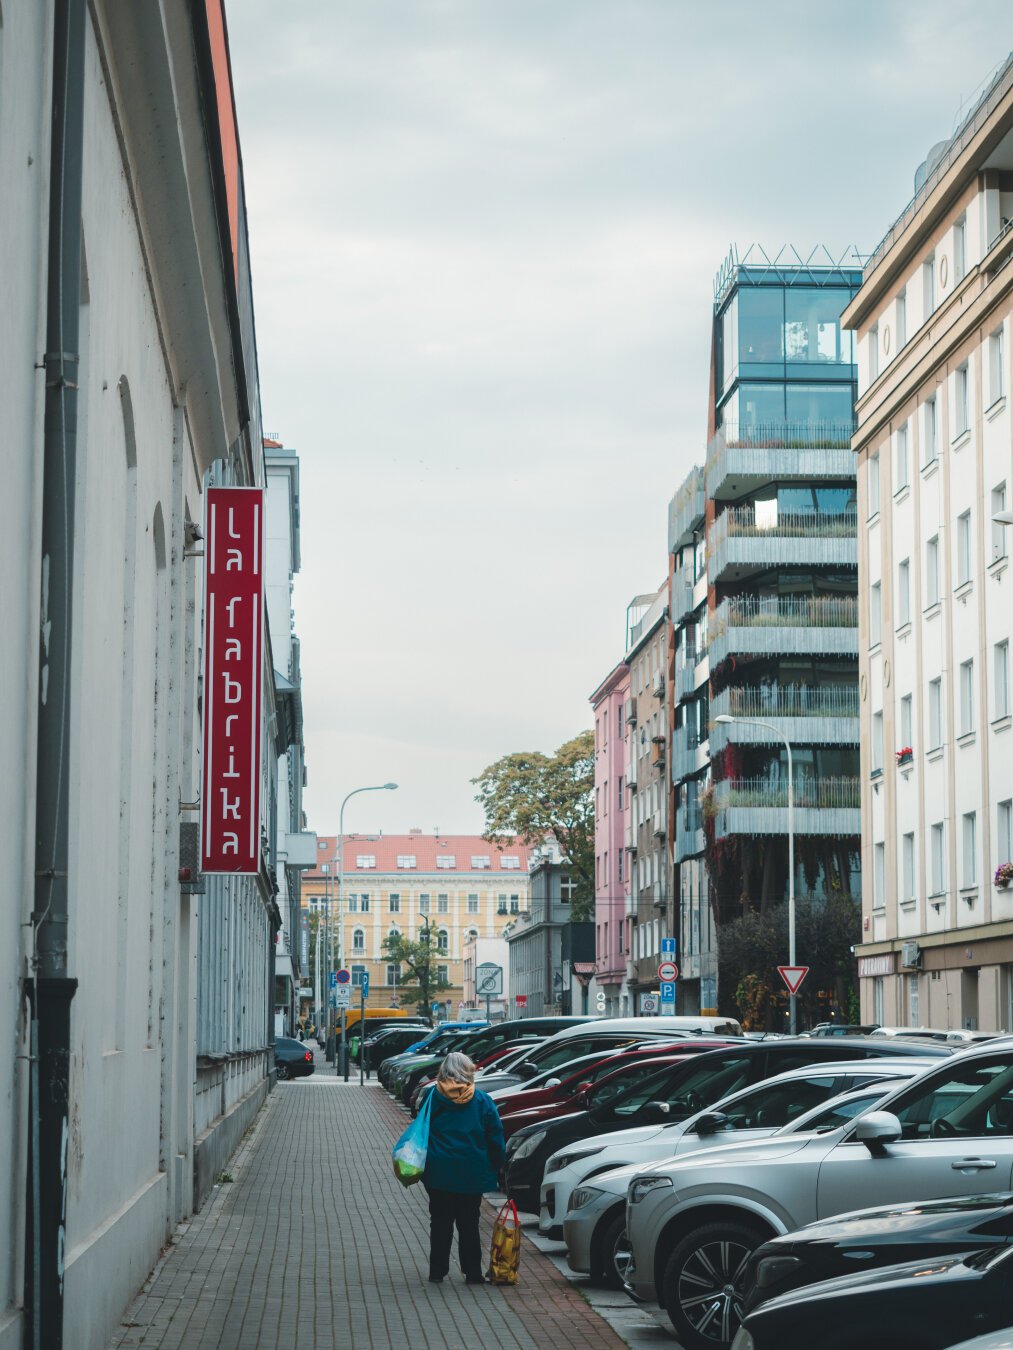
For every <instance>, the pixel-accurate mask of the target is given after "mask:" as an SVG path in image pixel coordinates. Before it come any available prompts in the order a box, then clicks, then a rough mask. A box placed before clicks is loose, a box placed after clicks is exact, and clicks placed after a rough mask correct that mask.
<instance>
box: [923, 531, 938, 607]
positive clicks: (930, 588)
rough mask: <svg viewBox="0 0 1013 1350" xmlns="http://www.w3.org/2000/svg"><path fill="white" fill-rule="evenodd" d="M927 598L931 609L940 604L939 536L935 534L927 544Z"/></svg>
mask: <svg viewBox="0 0 1013 1350" xmlns="http://www.w3.org/2000/svg"><path fill="white" fill-rule="evenodd" d="M925 599H926V600H927V601H928V606H929V608H930V609H931V608H932V606H933V605H938V604H939V536H938V534H934V535H933V536H932V538H931V539H930V540H929V541H928V542H927V543H926V545H925Z"/></svg>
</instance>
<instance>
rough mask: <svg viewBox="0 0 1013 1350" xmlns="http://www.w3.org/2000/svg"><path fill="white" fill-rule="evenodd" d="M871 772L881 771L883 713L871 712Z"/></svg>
mask: <svg viewBox="0 0 1013 1350" xmlns="http://www.w3.org/2000/svg"><path fill="white" fill-rule="evenodd" d="M872 772H873V773H882V772H883V714H882V712H876V713H873V714H872Z"/></svg>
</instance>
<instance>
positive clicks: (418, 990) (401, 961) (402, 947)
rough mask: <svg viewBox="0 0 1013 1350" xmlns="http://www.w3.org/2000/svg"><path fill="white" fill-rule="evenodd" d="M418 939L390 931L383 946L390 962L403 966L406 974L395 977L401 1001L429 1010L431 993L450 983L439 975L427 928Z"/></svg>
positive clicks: (437, 959) (425, 1010)
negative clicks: (402, 980) (397, 979)
mask: <svg viewBox="0 0 1013 1350" xmlns="http://www.w3.org/2000/svg"><path fill="white" fill-rule="evenodd" d="M423 932H424V933H425V936H424V937H423V938H422V940H421V941H420V942H412V941H411V940H410V939H409V938H406V937H405V936H404V934H403V933H392V934H391V935H390V936H389V937H387V938H384V941H383V950H384V952H385V953H386V955H387V958H388V960H389V961H391V962H392V963H395V964H397V965H399V966H406V967H407V969H408V978H407V979H406V980H404V982H403V983H402V982H401V980H400V978H399V981H398V987H397V992H398V996H399V997H400V999H401V1003H402V1005H408V1006H411V1005H414V1006H415V1007H417V1008H418V1009H419V1011H420V1012H423V1013H427V1014H428V1013H429V1011H430V1008H431V1005H432V1000H433V997H434V995H436V994H440V993H443V991H444V990H446V989H451V988H453V986H452V985H451V984H449V983H448V982H447V981H446V980H441V979H440V976H439V957H440V952H439V950H438V949H435V950H434V948H433V943H432V938H431V937H430V936H429V931H428V929H424V930H423Z"/></svg>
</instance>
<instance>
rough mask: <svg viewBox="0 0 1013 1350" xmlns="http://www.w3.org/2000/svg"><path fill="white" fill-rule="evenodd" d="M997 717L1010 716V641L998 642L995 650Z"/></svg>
mask: <svg viewBox="0 0 1013 1350" xmlns="http://www.w3.org/2000/svg"><path fill="white" fill-rule="evenodd" d="M994 666H995V715H996V718H997V719H998V718H1000V717H1008V716H1009V641H1008V640H1004V641H1003V642H997V643H996V644H995V649H994Z"/></svg>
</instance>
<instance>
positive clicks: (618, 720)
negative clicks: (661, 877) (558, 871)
mask: <svg viewBox="0 0 1013 1350" xmlns="http://www.w3.org/2000/svg"><path fill="white" fill-rule="evenodd" d="M629 695H630V674H629V669H628V668H627V666H626V664H625V663H624V662H622V661H621V662H620V663H619V664H618V665H617V666H616V667H615V668H614V670H612V671H611V672H610V673H609V675H608V676H607V677H606V678H605V679H604V680H603V681H602V683H601V684H600V685H599V686H598V688H597V689H596V690H595V691H594V693H593V694H592V695H591V707H592V709H593V710H594V746H595V758H594V851H595V860H594V874H595V910H594V917H595V957H596V976H597V985H598V988H599V990H601V991H602V992H603V993H604V995H605V1010H604V1011H605V1014H606V1016H609V1017H614V1016H620V1015H623V1014H632V1012H633V1009H632V1008H631V1007H630V1006H629V996H628V991H627V987H626V975H627V964H626V963H627V950H628V947H629V934H628V932H627V927H628V924H627V917H626V911H627V903H626V881H627V877H626V871H627V867H628V863H627V857H626V852H625V848H626V831H627V828H628V826H629V820H630V813H629V793H628V791H627V787H626V721H625V706H626V700H627V699H628V698H629Z"/></svg>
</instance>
